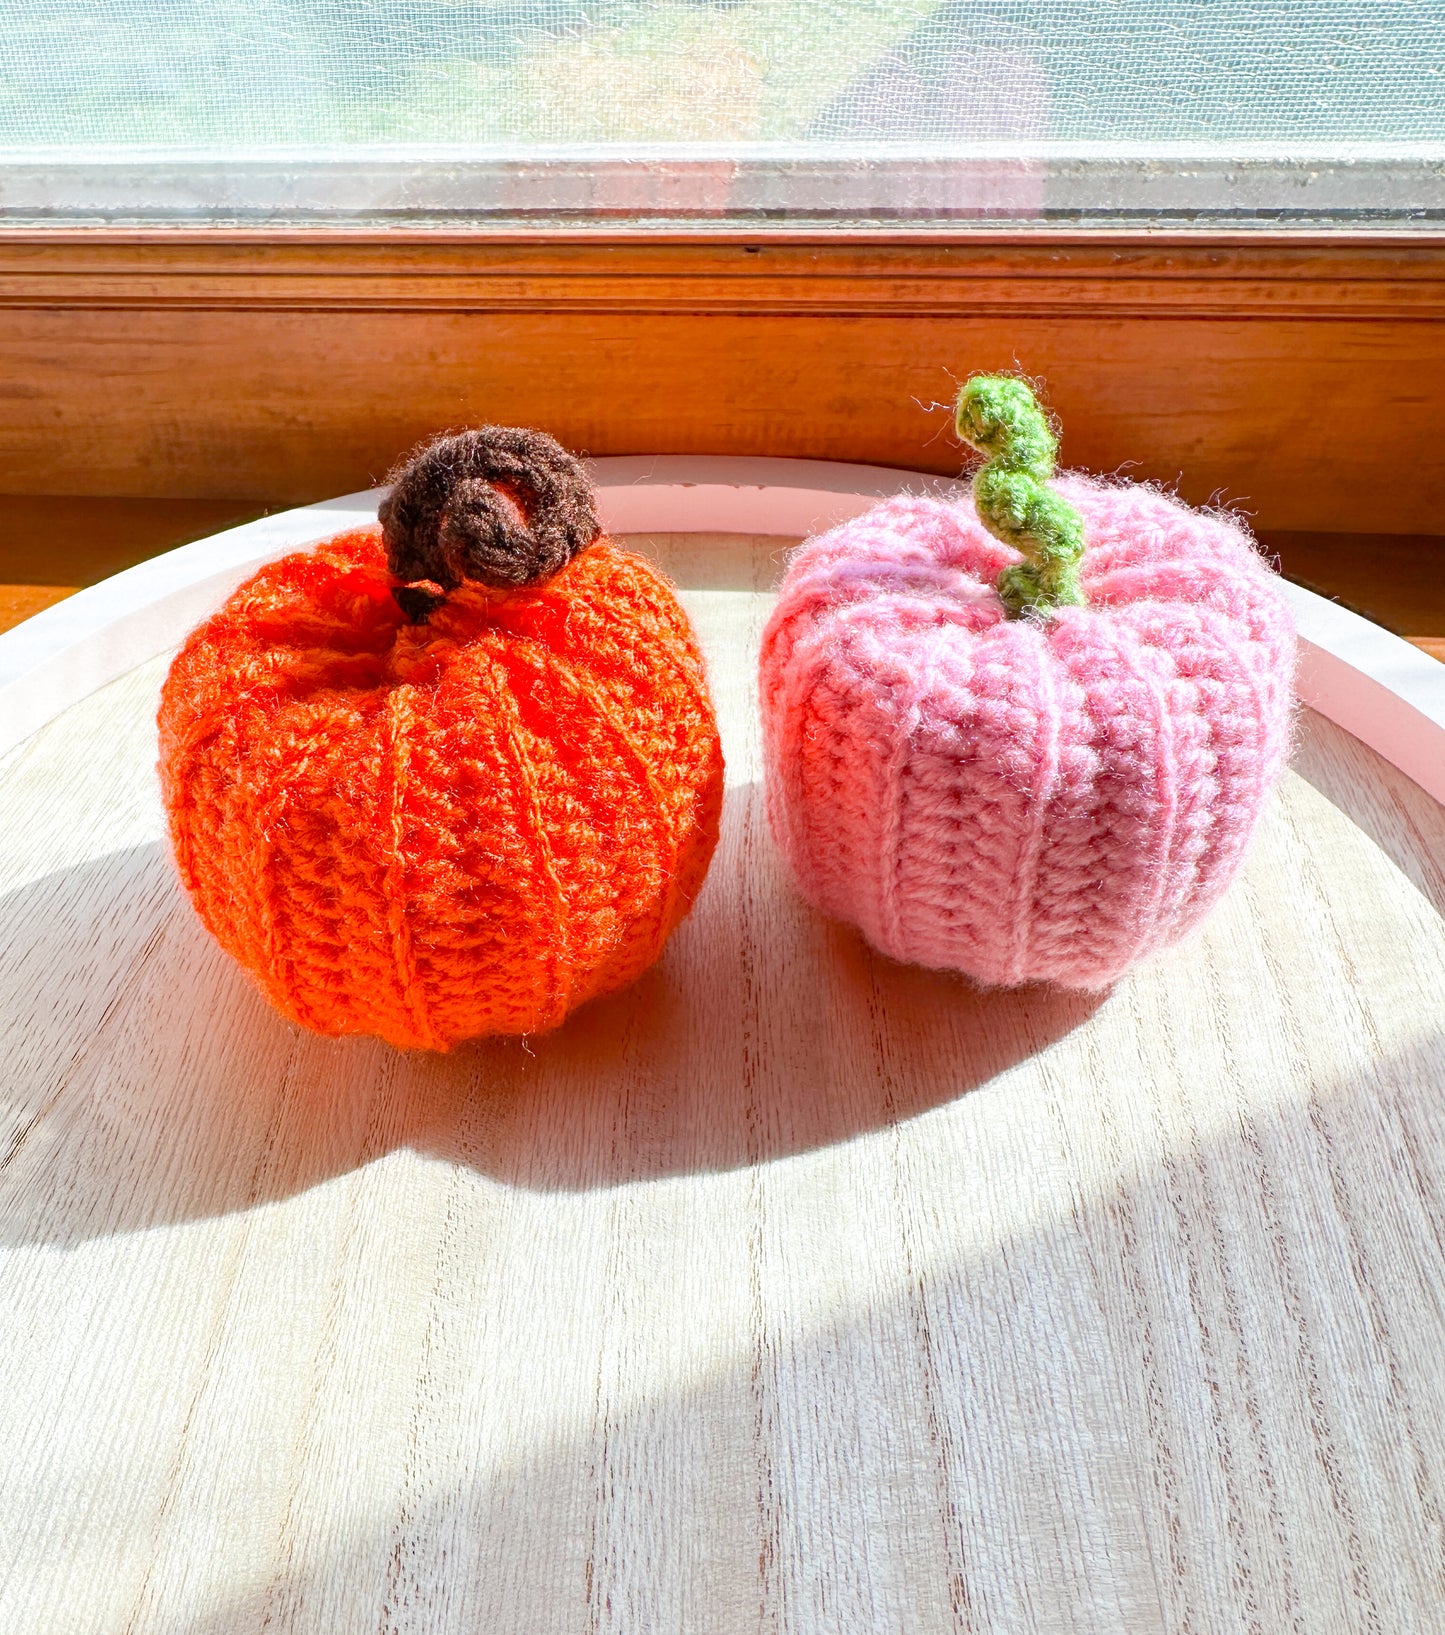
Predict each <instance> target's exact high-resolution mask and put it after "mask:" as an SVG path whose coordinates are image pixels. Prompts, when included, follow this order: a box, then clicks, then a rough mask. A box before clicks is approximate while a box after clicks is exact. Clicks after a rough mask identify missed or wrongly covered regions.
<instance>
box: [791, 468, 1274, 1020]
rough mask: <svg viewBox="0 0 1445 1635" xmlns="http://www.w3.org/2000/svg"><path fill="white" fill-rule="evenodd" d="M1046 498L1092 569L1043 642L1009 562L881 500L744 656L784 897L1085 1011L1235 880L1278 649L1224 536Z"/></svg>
mask: <svg viewBox="0 0 1445 1635" xmlns="http://www.w3.org/2000/svg"><path fill="white" fill-rule="evenodd" d="M1054 488H1055V489H1056V491H1057V493H1058V495H1059V496H1061V497H1062V498H1063V499H1064V500H1067V501H1068V502H1070V503H1071V504H1072V505H1073V507H1074V508H1075V509H1076V510H1077V512H1078V513H1079V515H1080V517H1081V518H1082V522H1083V533H1084V537H1085V539H1086V540H1087V550H1086V551H1085V552H1084V554H1083V556H1082V559H1081V578H1080V582H1081V584H1082V587H1083V591H1084V605H1082V606H1060V607H1057V608H1056V609H1055V610H1054V611H1053V613H1052V615H1051V616H1050V617H1049V618H1048V619H1047V620H1043V619H1038V618H1033V617H1014V618H1011V617H1009V616H1008V613H1007V610H1006V609H1005V606H1004V604H1003V602H1002V600H1001V599H1000V594H999V591H998V590H997V589H996V588H995V587H996V584H997V583H999V581H1000V575H1001V573H1003V572H1004V570H1005V569H1009V568H1010V567H1011V565H1012V564H1016V563H1018V562H1019V560H1020V556H1019V552H1017V551H1015V550H1013V549H1011V548H1010V547H1009V546H1008V545H1005V544H1003V543H1001V541H1000V540H999V539H997V538H995V537H994V536H993V534H991V533H990V532H989V531H988V530H987V529H986V528H985V527H984V525H983V523H982V522H981V521H980V519H979V515H978V512H977V510H976V508H975V505H974V502H973V500H972V499H968V498H964V499H960V500H959V501H958V502H956V503H951V502H945V501H941V500H936V499H922V498H906V499H895V500H890V501H888V502H887V503H885V504H883V505H880V506H878V507H877V508H876V509H874V510H872V511H870V512H869V513H868V514H867V515H865V516H862V517H859V518H857V519H856V520H854V521H851V522H848V523H845V524H843V525H842V526H841V527H838V528H835V529H833V530H832V531H831V532H829V533H826V534H824V535H822V536H820V537H818V538H815V539H812V540H810V541H808V542H806V543H805V544H804V545H803V546H802V547H801V548H800V549H799V551H798V552H797V553H796V555H795V556H794V557H793V559H792V561H791V563H790V565H789V568H788V571H787V574H786V577H785V579H784V583H783V587H782V593H781V597H780V600H779V602H778V605H777V608H776V610H775V611H774V613H773V615H772V618H771V620H770V622H769V624H768V626H767V630H766V633H765V636H764V640H763V648H762V658H761V691H762V701H763V719H764V734H765V756H766V775H767V809H768V815H769V820H770V824H771V828H772V832H773V834H774V836H775V838H776V840H777V843H778V845H779V846H780V848H781V849H782V851H783V853H784V854H785V856H786V858H787V860H788V862H789V864H790V865H791V868H792V871H793V873H794V876H795V877H796V879H797V881H798V883H799V885H800V887H801V889H802V891H803V893H804V894H805V895H806V896H807V897H808V898H809V899H810V900H811V901H812V902H813V903H814V904H815V905H816V906H817V907H818V908H820V909H822V910H823V911H824V912H825V913H827V914H830V915H833V916H835V917H837V918H839V919H842V920H846V921H849V922H851V923H852V924H854V925H856V926H858V927H859V928H860V929H861V931H862V932H863V934H864V935H865V936H866V937H867V938H868V940H869V941H870V942H872V943H873V944H874V945H875V946H876V947H877V948H879V949H881V950H882V951H883V952H884V953H886V954H888V955H891V956H892V957H893V958H895V959H899V960H905V961H909V962H913V963H917V964H921V965H927V966H934V967H942V968H949V969H955V970H959V971H962V972H965V973H966V974H967V975H969V976H970V977H972V978H974V979H975V980H976V981H978V982H980V983H982V984H984V985H989V986H995V985H1005V986H1007V985H1013V984H1018V983H1023V982H1029V981H1036V980H1044V981H1050V982H1055V983H1058V984H1061V985H1064V986H1068V987H1072V988H1080V989H1099V988H1103V987H1105V986H1107V985H1108V984H1109V983H1110V982H1111V981H1113V980H1114V979H1115V978H1116V977H1117V976H1118V975H1119V974H1120V973H1121V972H1122V971H1123V970H1124V969H1125V968H1126V967H1127V966H1129V965H1130V963H1131V962H1133V961H1134V960H1135V959H1137V958H1138V957H1139V956H1141V955H1143V954H1145V953H1147V952H1149V951H1150V950H1152V949H1155V948H1158V947H1159V946H1161V945H1163V944H1167V943H1169V942H1171V941H1173V940H1174V939H1176V938H1177V937H1179V936H1180V935H1181V934H1183V933H1184V932H1185V931H1186V930H1187V929H1189V927H1191V926H1192V925H1193V924H1194V923H1195V922H1196V921H1198V920H1199V919H1200V917H1201V916H1202V915H1203V914H1204V913H1205V912H1206V911H1207V910H1208V909H1209V908H1210V907H1211V905H1212V904H1213V903H1214V902H1215V901H1216V900H1217V899H1218V898H1219V896H1220V895H1221V893H1222V892H1223V891H1224V890H1225V888H1226V886H1227V885H1228V884H1229V882H1230V881H1231V879H1232V878H1233V877H1234V875H1235V873H1236V872H1237V870H1238V868H1239V866H1240V863H1241V860H1242V858H1243V856H1244V853H1245V848H1246V843H1247V841H1248V839H1249V837H1250V834H1251V832H1252V831H1253V829H1254V826H1255V823H1256V821H1257V819H1258V817H1259V814H1260V811H1261V808H1262V806H1263V804H1264V801H1265V798H1266V796H1267V794H1268V792H1269V790H1270V788H1271V786H1272V785H1273V783H1274V782H1275V780H1276V778H1277V777H1278V775H1279V772H1280V770H1281V767H1282V765H1283V762H1284V759H1285V756H1286V753H1287V749H1288V740H1289V732H1290V719H1291V693H1292V677H1293V669H1294V658H1295V635H1294V630H1293V626H1292V623H1291V620H1290V617H1289V613H1288V610H1287V609H1286V607H1285V605H1284V602H1283V598H1282V597H1281V595H1280V593H1279V590H1278V587H1277V584H1276V582H1275V576H1274V575H1273V574H1272V572H1271V571H1270V569H1269V568H1268V566H1267V565H1266V564H1265V562H1264V561H1263V560H1262V558H1261V557H1260V556H1259V554H1258V553H1257V551H1256V550H1255V548H1254V546H1253V544H1252V542H1251V541H1250V539H1249V538H1248V536H1247V535H1246V534H1245V533H1244V532H1243V531H1242V530H1241V529H1240V528H1238V527H1236V526H1235V525H1233V524H1232V523H1231V522H1229V521H1227V520H1225V519H1223V518H1221V517H1217V516H1210V515H1202V514H1199V513H1196V512H1192V511H1190V510H1188V509H1187V508H1186V507H1184V506H1183V505H1181V504H1179V503H1177V502H1176V501H1174V500H1172V499H1170V498H1168V497H1166V496H1165V495H1163V494H1160V493H1158V492H1156V491H1153V490H1150V489H1148V488H1143V487H1136V486H1130V485H1123V486H1106V485H1104V484H1101V483H1098V482H1095V481H1092V480H1089V479H1087V478H1083V477H1078V476H1071V477H1065V478H1061V479H1060V480H1059V481H1058V482H1057V483H1056V484H1055V485H1054ZM1014 571H1017V570H1014ZM1004 583H1007V580H1005V581H1004Z"/></svg>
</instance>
